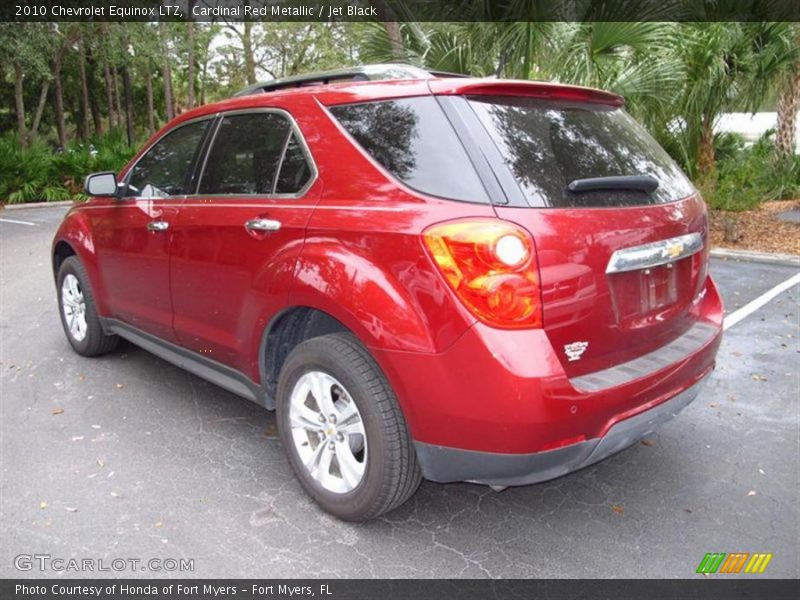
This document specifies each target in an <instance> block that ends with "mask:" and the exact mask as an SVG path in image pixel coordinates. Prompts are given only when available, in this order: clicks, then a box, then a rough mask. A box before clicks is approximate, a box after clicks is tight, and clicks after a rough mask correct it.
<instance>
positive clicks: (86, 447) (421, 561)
mask: <svg viewBox="0 0 800 600" xmlns="http://www.w3.org/2000/svg"><path fill="white" fill-rule="evenodd" d="M65 210H66V209H65V208H45V209H23V210H14V211H4V212H0V269H1V271H0V295H1V296H0V307H1V314H0V331H1V333H0V337H1V339H2V347H1V348H0V386H2V387H1V388H0V392H1V394H2V399H1V400H0V411H1V412H0V437H1V439H0V452H2V457H1V459H2V461H1V462H2V475H1V476H0V494H1V495H2V497H1V498H0V576H1V577H19V576H22V577H27V576H35V577H40V576H42V575H43V573H41V572H39V571H37V570H33V571H27V572H20V571H18V570H16V569H15V567H14V557H15V556H17V555H20V554H50V555H52V556H53V557H61V558H65V559H68V558H72V557H75V558H95V559H101V558H102V559H104V560H106V561H110V560H111V559H114V558H120V557H121V558H139V559H141V560H144V561H146V560H148V559H150V558H192V559H194V571H193V572H191V573H181V574H180V575H183V576H187V575H188V576H194V577H204V578H212V577H273V578H277V577H410V578H428V577H481V578H482V577H509V578H510V577H540V578H544V577H582V578H595V577H598V578H604V577H634V578H638V577H665V578H684V577H692V576H697V575H695V569H696V568H697V565H698V564H699V562H700V560H701V559H702V558H703V556H704V554H705V553H707V552H769V553H773V558H772V561H771V562H770V564H769V568H768V569H767V571H766V573H765V574H764V575H761V576H760V577H765V576H766V577H788V578H797V577H800V548H798V539H800V524H799V523H798V515H800V508H799V507H800V492H799V491H798V490H800V481H799V478H800V468H799V467H800V453H799V452H798V447H799V445H800V408H799V406H800V369H798V362H799V361H800V354H798V353H799V352H800V345H799V344H798V336H799V335H800V325H799V321H798V312H799V311H798V295H800V286H795V287H793V288H791V289H789V290H788V291H785V292H783V293H781V294H779V295H778V296H777V297H775V298H774V299H773V300H771V301H770V302H769V303H767V304H766V305H765V306H763V307H761V308H759V309H758V310H757V311H755V312H754V313H752V314H750V315H749V316H747V317H746V318H744V319H743V320H741V321H740V322H739V323H737V324H736V325H734V326H732V327H731V328H730V329H728V331H727V332H726V335H725V339H724V341H723V344H722V347H721V350H720V353H719V357H718V363H717V370H716V373H715V374H714V375H713V376H712V378H711V379H710V381H709V383H708V385H707V387H706V389H705V391H704V392H703V393H702V394H701V396H700V397H699V398H698V400H697V401H695V402H694V403H693V404H692V405H690V406H689V407H688V408H687V409H686V410H685V411H684V412H683V413H681V414H680V415H679V416H678V417H677V418H676V419H673V420H672V421H671V422H669V423H667V424H666V425H665V426H664V427H662V428H661V429H660V430H659V432H658V433H657V434H656V435H654V436H652V437H651V438H649V439H648V440H645V441H644V442H643V443H641V444H637V445H635V446H634V447H632V448H630V449H628V450H626V451H624V452H622V453H620V454H617V455H616V456H613V457H611V458H610V459H608V460H606V461H604V462H602V463H600V464H597V465H595V466H593V467H590V468H588V469H585V470H583V471H580V472H578V473H574V474H572V475H569V476H566V477H563V478H561V479H558V480H555V481H551V482H548V483H544V484H540V485H536V486H529V487H522V488H513V489H511V488H509V489H508V490H506V491H504V492H502V493H496V492H493V491H491V490H489V489H488V488H486V487H482V486H477V485H470V484H457V485H438V484H433V483H429V482H424V483H423V484H422V486H421V488H420V490H419V492H418V493H417V495H416V496H415V497H414V498H412V499H411V500H410V501H409V502H408V503H407V504H406V505H404V506H403V507H401V508H400V509H399V510H397V511H395V512H393V513H390V514H389V515H387V516H385V517H383V518H381V519H379V520H376V521H373V522H369V523H366V524H360V525H353V524H347V523H342V522H339V521H336V520H335V519H333V518H331V517H329V516H327V515H326V514H324V513H323V512H322V511H321V510H319V509H318V508H317V507H316V506H315V505H314V504H312V503H311V502H310V501H309V500H308V499H307V498H306V496H305V495H304V493H303V492H302V489H301V488H300V485H299V484H298V483H297V482H296V481H295V478H294V476H293V474H292V472H291V469H290V467H289V464H288V463H287V461H286V460H285V458H284V454H283V451H282V449H281V447H280V443H279V440H278V439H277V434H276V430H275V419H274V416H273V414H271V413H268V412H266V411H265V410H263V409H260V408H258V407H257V406H255V405H253V404H251V403H249V402H247V401H245V400H241V399H239V398H238V397H236V396H234V395H232V394H230V393H228V392H225V391H223V390H221V389H219V388H217V387H215V386H213V385H211V384H209V383H205V382H204V381H202V380H200V379H198V378H196V377H194V376H192V375H189V374H188V373H186V372H184V371H182V370H180V369H178V368H176V367H173V366H171V365H170V364H168V363H166V362H164V361H162V360H160V359H158V358H156V357H154V356H152V355H150V354H148V353H147V352H145V351H143V350H140V349H138V348H136V347H134V346H132V345H129V344H124V345H123V346H121V347H120V349H118V350H117V351H115V352H114V353H112V354H111V355H108V356H104V357H102V358H98V359H85V358H81V357H79V356H78V355H76V354H75V353H73V352H72V351H71V349H70V347H69V344H68V343H67V341H66V339H65V337H64V335H63V333H62V331H61V325H60V323H59V319H58V314H57V308H56V302H55V289H54V285H53V279H52V274H51V270H50V258H49V250H50V241H51V239H52V235H53V232H54V231H55V228H56V226H57V224H58V222H59V220H60V218H61V216H62V215H63V213H64V211H65ZM11 221H18V222H16V223H15V222H11ZM24 223H29V224H24ZM30 223H32V224H30ZM711 272H712V275H713V276H714V277H715V278H716V280H717V283H718V285H719V286H720V288H721V291H722V294H723V296H724V299H725V302H726V307H727V309H728V311H729V312H732V311H735V310H736V309H738V308H740V307H743V306H745V305H747V304H748V303H749V302H750V301H752V300H753V299H755V298H757V297H758V296H760V295H761V294H763V293H764V292H766V291H768V290H770V289H771V288H773V287H774V286H776V285H778V284H780V283H781V282H784V281H786V280H787V279H789V278H790V277H792V276H793V275H795V274H796V273H797V272H798V267H796V266H787V265H770V264H759V263H748V262H738V261H732V260H728V261H724V260H718V259H714V260H713V262H712V268H711ZM45 574H47V575H50V576H56V575H58V573H56V572H54V571H49V572H47V573H45ZM169 574H170V573H159V572H148V573H146V574H145V576H148V577H150V576H156V577H158V576H162V575H169ZM175 574H176V575H177V574H178V573H175ZM62 575H63V576H82V575H86V574H81V573H74V572H67V573H63V574H62ZM99 575H101V576H103V575H106V576H113V575H115V574H114V573H105V574H103V573H100V574H99ZM117 575H123V576H131V575H133V576H136V573H133V574H131V573H119V574H117ZM740 576H743V575H740Z"/></svg>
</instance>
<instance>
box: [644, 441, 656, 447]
mask: <svg viewBox="0 0 800 600" xmlns="http://www.w3.org/2000/svg"><path fill="white" fill-rule="evenodd" d="M653 445H655V442H654V441H653V440H642V446H647V447H648V448H649V447H650V446H653Z"/></svg>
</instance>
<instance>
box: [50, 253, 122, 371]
mask: <svg viewBox="0 0 800 600" xmlns="http://www.w3.org/2000/svg"><path fill="white" fill-rule="evenodd" d="M56 285H57V286H58V306H59V311H58V312H59V314H60V315H61V324H62V325H63V327H64V333H65V334H66V336H67V339H68V340H69V343H70V344H71V345H72V348H73V349H74V350H75V352H77V353H78V354H81V355H83V356H98V355H100V354H105V353H106V352H110V351H111V350H113V349H114V348H115V347H116V346H117V344H118V343H119V338H118V337H117V336H115V335H106V334H105V333H104V332H103V327H102V325H101V324H100V319H99V317H98V316H97V309H96V308H95V303H94V296H93V295H92V290H91V287H90V286H89V278H88V277H87V276H86V271H84V269H83V265H81V263H80V261H79V260H78V259H77V257H75V256H70V257H69V258H67V259H65V260H64V262H63V263H61V267H60V268H59V269H58V277H57V279H56Z"/></svg>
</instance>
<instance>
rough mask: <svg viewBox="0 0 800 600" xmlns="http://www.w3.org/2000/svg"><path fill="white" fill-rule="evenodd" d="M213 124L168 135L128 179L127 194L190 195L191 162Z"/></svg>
mask: <svg viewBox="0 0 800 600" xmlns="http://www.w3.org/2000/svg"><path fill="white" fill-rule="evenodd" d="M209 122H210V121H207V120H206V121H198V122H196V123H189V124H188V125H183V126H182V127H178V128H177V129H175V130H173V131H171V132H169V133H168V134H166V135H165V136H164V137H162V138H161V139H160V140H159V141H158V142H156V144H155V146H153V147H152V148H150V150H148V151H147V153H145V154H144V156H142V158H141V159H140V160H139V162H137V163H136V165H134V167H133V169H131V173H130V176H129V177H128V188H129V189H128V195H129V196H143V197H148V198H149V197H160V196H180V195H183V194H189V193H191V192H189V191H187V190H188V188H187V186H188V185H189V183H190V182H189V177H190V174H191V173H190V171H191V168H192V163H193V162H194V159H195V157H196V154H197V151H198V149H199V145H200V141H201V140H202V139H203V134H204V133H205V130H206V127H208V124H209Z"/></svg>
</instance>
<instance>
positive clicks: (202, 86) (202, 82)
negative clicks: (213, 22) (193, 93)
mask: <svg viewBox="0 0 800 600" xmlns="http://www.w3.org/2000/svg"><path fill="white" fill-rule="evenodd" d="M210 45H211V44H210V43H208V44H206V47H205V50H203V72H202V74H201V75H200V104H201V105H202V104H205V103H206V78H207V77H208V54H209V52H208V51H209V46H210Z"/></svg>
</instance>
